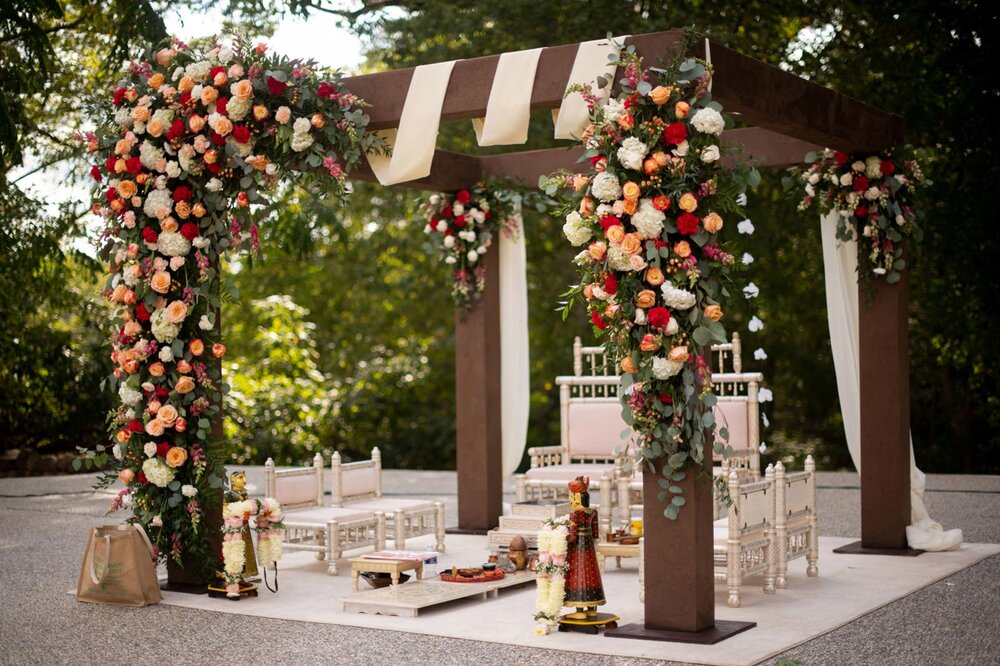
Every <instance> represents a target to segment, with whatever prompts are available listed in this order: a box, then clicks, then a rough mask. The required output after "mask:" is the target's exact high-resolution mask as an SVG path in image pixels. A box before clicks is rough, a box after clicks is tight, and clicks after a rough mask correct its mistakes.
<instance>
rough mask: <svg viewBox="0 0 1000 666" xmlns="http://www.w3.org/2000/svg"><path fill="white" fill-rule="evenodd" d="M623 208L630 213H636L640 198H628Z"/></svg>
mask: <svg viewBox="0 0 1000 666" xmlns="http://www.w3.org/2000/svg"><path fill="white" fill-rule="evenodd" d="M622 209H624V211H625V212H626V213H627V214H628V215H635V211H637V210H638V209H639V200H638V199H626V200H625V203H624V204H623V205H622Z"/></svg>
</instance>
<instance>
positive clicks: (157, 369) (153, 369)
mask: <svg viewBox="0 0 1000 666" xmlns="http://www.w3.org/2000/svg"><path fill="white" fill-rule="evenodd" d="M164 372H166V368H164V367H163V364H162V363H154V364H152V365H151V366H149V374H151V375H153V376H154V377H162V376H163V373H164Z"/></svg>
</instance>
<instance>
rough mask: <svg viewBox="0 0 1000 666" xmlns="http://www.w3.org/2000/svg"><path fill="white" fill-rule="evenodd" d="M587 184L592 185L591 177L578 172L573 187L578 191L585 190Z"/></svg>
mask: <svg viewBox="0 0 1000 666" xmlns="http://www.w3.org/2000/svg"><path fill="white" fill-rule="evenodd" d="M587 185H590V179H589V178H587V177H586V176H584V175H583V174H579V173H578V174H576V175H575V176H573V189H574V190H576V191H577V192H583V191H584V190H585V189H587Z"/></svg>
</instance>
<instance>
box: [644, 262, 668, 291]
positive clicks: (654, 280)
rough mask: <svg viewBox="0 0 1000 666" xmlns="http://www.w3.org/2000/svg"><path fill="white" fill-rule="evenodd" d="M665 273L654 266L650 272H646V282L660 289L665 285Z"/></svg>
mask: <svg viewBox="0 0 1000 666" xmlns="http://www.w3.org/2000/svg"><path fill="white" fill-rule="evenodd" d="M663 280H664V278H663V271H661V270H660V269H659V268H657V267H656V266H653V267H652V268H650V269H649V270H648V271H646V282H647V283H649V284H651V285H653V286H654V287H659V286H660V285H661V284H663Z"/></svg>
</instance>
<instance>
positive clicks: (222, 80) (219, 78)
mask: <svg viewBox="0 0 1000 666" xmlns="http://www.w3.org/2000/svg"><path fill="white" fill-rule="evenodd" d="M228 80H229V77H228V76H226V73H225V72H218V73H217V74H216V75H215V77H214V78H213V79H212V85H213V86H224V85H226V81H228Z"/></svg>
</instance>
